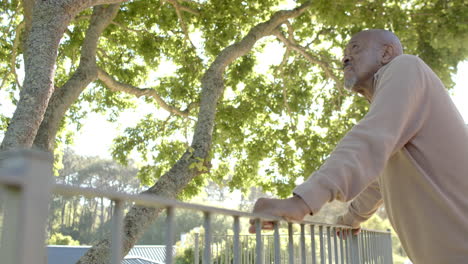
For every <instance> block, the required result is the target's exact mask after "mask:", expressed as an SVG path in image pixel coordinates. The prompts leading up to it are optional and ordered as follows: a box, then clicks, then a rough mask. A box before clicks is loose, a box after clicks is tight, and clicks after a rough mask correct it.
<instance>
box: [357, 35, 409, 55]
mask: <svg viewBox="0 0 468 264" xmlns="http://www.w3.org/2000/svg"><path fill="white" fill-rule="evenodd" d="M357 38H363V39H366V40H367V41H369V42H370V43H372V44H374V45H377V48H379V47H382V46H391V47H392V48H393V49H394V53H395V57H396V56H398V55H401V54H403V47H402V45H401V42H400V40H399V39H398V37H397V36H396V35H395V34H394V33H393V32H391V31H388V30H385V29H369V30H363V31H361V32H359V33H357V34H355V35H354V36H353V37H352V38H351V40H350V42H351V41H353V39H357Z"/></svg>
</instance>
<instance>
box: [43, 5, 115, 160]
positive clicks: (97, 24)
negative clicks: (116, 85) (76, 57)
mask: <svg viewBox="0 0 468 264" xmlns="http://www.w3.org/2000/svg"><path fill="white" fill-rule="evenodd" d="M118 10H119V5H118V4H114V5H110V6H107V7H105V6H96V7H94V10H93V14H92V16H91V21H90V24H89V27H88V29H87V31H86V35H85V38H84V40H83V45H82V48H81V57H80V64H79V65H78V68H77V69H76V71H75V72H74V73H73V75H72V76H71V78H70V79H69V80H68V81H67V82H66V83H65V84H64V85H63V86H62V87H60V88H58V89H56V90H55V91H54V93H53V95H52V97H51V99H50V102H49V105H48V107H47V110H46V113H45V115H44V120H43V121H42V123H41V126H40V127H39V130H38V133H37V135H36V138H35V140H34V145H35V146H36V147H38V148H41V149H45V150H49V151H53V149H54V142H55V136H56V134H57V131H58V129H59V125H60V122H61V120H62V119H63V116H64V115H65V112H66V111H67V110H68V109H69V108H70V106H71V105H72V104H73V103H74V102H75V101H76V100H77V99H78V97H79V95H80V94H81V92H82V91H83V90H84V89H85V88H86V87H87V86H88V85H89V83H91V82H92V81H94V80H95V79H96V78H97V66H96V50H97V45H98V41H99V37H100V36H101V34H102V32H103V31H104V29H105V28H106V27H107V26H108V25H109V24H110V23H111V21H112V19H114V17H115V16H116V15H117V12H118Z"/></svg>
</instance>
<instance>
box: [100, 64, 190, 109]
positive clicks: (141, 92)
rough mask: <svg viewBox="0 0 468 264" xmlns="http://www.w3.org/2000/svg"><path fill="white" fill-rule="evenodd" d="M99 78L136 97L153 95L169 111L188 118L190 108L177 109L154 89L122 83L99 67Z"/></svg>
mask: <svg viewBox="0 0 468 264" xmlns="http://www.w3.org/2000/svg"><path fill="white" fill-rule="evenodd" d="M98 79H99V80H101V81H102V82H103V83H104V84H105V85H106V87H107V88H109V89H110V90H111V91H114V92H124V93H128V94H132V95H135V96H136V97H141V96H147V97H151V98H153V99H154V100H156V102H157V103H158V105H159V106H160V107H161V108H163V109H164V110H166V111H168V112H169V113H171V114H175V115H178V116H182V117H186V118H187V117H189V111H188V109H187V110H185V111H181V110H180V109H177V108H175V107H173V106H170V105H168V104H167V103H166V102H165V101H164V100H163V99H162V98H161V96H160V95H159V94H158V93H157V92H156V91H155V90H154V89H151V88H138V87H135V86H132V85H129V84H126V83H121V82H119V81H117V80H115V79H114V78H112V77H111V76H110V75H109V74H108V73H107V72H105V71H104V70H103V69H101V68H98Z"/></svg>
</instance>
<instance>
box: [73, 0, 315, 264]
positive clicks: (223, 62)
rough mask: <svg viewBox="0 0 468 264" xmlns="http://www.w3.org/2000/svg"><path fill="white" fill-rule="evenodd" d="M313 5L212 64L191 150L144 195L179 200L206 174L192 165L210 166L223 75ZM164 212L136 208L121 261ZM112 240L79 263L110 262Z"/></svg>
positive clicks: (270, 24) (258, 30) (254, 32)
mask: <svg viewBox="0 0 468 264" xmlns="http://www.w3.org/2000/svg"><path fill="white" fill-rule="evenodd" d="M310 5H311V2H307V3H305V4H303V5H302V6H301V7H299V8H296V9H294V10H290V11H279V12H276V13H275V14H274V15H273V16H272V17H271V19H270V20H268V21H267V22H264V23H260V24H258V25H256V26H255V27H253V28H252V29H251V30H250V31H249V33H248V34H247V36H245V37H244V38H243V39H242V40H241V41H240V42H238V43H235V44H233V45H231V46H229V47H227V48H225V49H224V50H223V51H222V52H221V53H220V54H219V55H218V56H217V58H216V59H215V60H214V62H213V63H212V64H211V66H210V68H209V69H208V70H207V71H206V72H205V74H204V76H203V78H202V94H201V103H200V112H199V115H198V121H197V124H196V127H195V132H194V136H193V141H192V146H191V149H192V150H193V151H187V152H186V153H185V154H184V155H182V157H181V158H180V159H179V160H178V161H177V162H176V163H175V165H174V166H173V167H172V168H171V169H170V170H169V171H168V172H167V173H165V174H164V175H163V176H161V178H160V179H159V180H158V182H157V183H156V184H155V185H154V186H153V187H151V188H150V189H148V190H147V191H145V192H144V193H146V194H156V195H159V196H163V197H167V198H176V197H177V195H178V194H179V193H180V191H181V190H182V189H183V188H185V187H186V186H187V184H188V183H189V182H190V181H191V180H192V179H193V178H194V177H196V176H197V175H200V174H201V173H204V171H200V170H198V169H196V168H193V166H192V168H191V166H190V165H191V164H194V163H199V162H200V160H203V161H205V162H204V164H205V165H206V166H207V165H208V164H207V158H208V153H209V151H210V150H211V143H212V133H213V128H214V120H215V115H216V106H217V104H218V103H219V102H218V101H219V99H220V98H221V95H222V93H223V91H224V81H223V73H224V70H225V68H226V67H227V66H228V65H229V64H231V63H232V62H233V61H234V60H235V59H237V58H239V57H241V56H243V55H245V54H246V53H248V52H249V51H250V50H251V49H252V47H253V45H254V44H255V43H256V42H257V41H258V40H259V39H261V38H262V37H265V36H267V35H270V34H272V32H273V30H274V29H275V28H276V27H278V26H279V25H281V24H282V23H284V22H285V21H286V20H288V19H289V18H292V17H297V16H299V15H300V14H302V13H303V12H304V11H305V10H306V9H307V8H308V7H309V6H310ZM160 210H161V209H155V208H151V207H143V206H133V207H132V208H131V209H130V211H129V212H128V213H127V215H126V216H125V219H124V236H125V237H124V239H123V241H124V244H123V248H122V253H123V255H122V257H123V256H125V255H126V254H127V253H128V252H129V251H130V249H131V248H132V247H133V246H134V245H135V243H136V242H137V240H138V239H139V238H140V236H141V235H142V233H143V231H144V230H145V228H146V227H147V226H148V225H149V224H151V223H152V222H153V221H154V220H155V219H156V217H157V216H158V214H159V212H160ZM109 246H110V242H109V239H105V240H102V241H100V242H98V243H97V244H96V245H94V246H93V247H92V248H91V249H90V250H89V251H88V252H87V253H86V254H85V255H84V256H83V257H82V258H81V259H80V260H79V261H78V262H77V263H78V264H85V263H86V264H97V263H99V264H104V263H108V262H109V260H110V254H109Z"/></svg>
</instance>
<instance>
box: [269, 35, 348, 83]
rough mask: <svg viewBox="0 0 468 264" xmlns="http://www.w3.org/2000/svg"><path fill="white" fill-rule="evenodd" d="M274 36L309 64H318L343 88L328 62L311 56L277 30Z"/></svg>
mask: <svg viewBox="0 0 468 264" xmlns="http://www.w3.org/2000/svg"><path fill="white" fill-rule="evenodd" d="M274 35H275V36H276V37H277V38H278V39H279V40H280V41H282V42H283V43H284V44H285V45H286V47H288V48H290V49H292V50H294V51H296V52H298V53H299V54H301V55H302V56H304V58H305V59H306V60H308V61H309V62H311V63H313V64H317V65H319V66H320V67H321V68H322V70H323V71H324V72H325V75H326V76H327V77H328V78H330V79H332V80H333V81H335V83H336V84H338V85H339V87H341V85H340V84H341V80H340V79H339V78H338V76H336V75H335V74H334V73H333V71H332V70H331V68H332V67H331V66H330V65H329V63H328V62H325V61H323V60H321V59H320V58H317V57H316V56H313V55H312V54H310V53H309V52H308V51H307V50H306V48H304V47H302V46H300V45H298V44H297V43H296V42H295V41H294V40H292V39H288V38H286V37H285V36H284V34H283V33H282V32H281V31H280V30H275V32H274Z"/></svg>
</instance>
